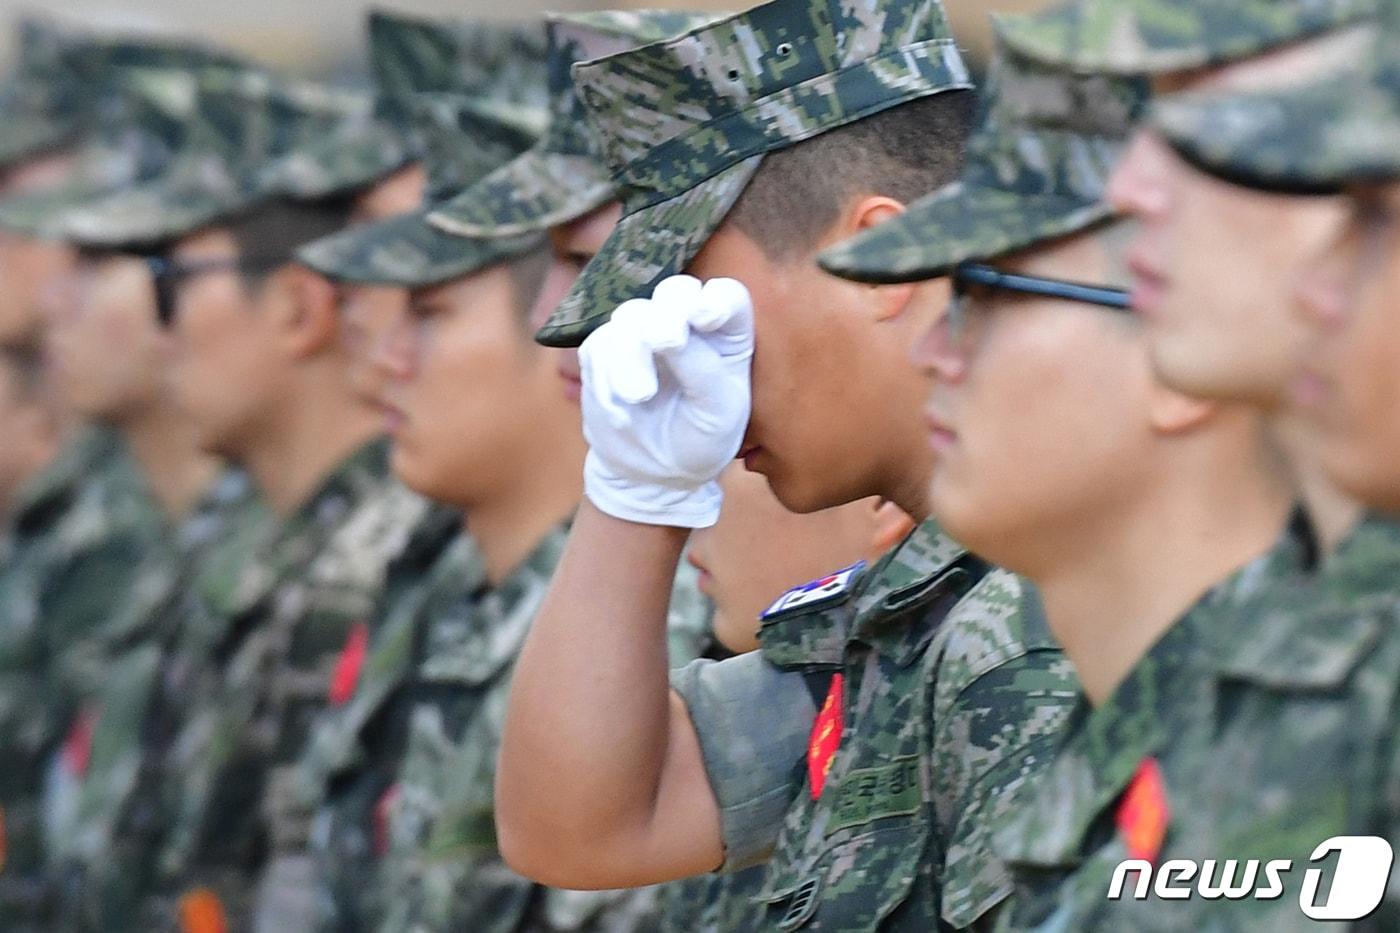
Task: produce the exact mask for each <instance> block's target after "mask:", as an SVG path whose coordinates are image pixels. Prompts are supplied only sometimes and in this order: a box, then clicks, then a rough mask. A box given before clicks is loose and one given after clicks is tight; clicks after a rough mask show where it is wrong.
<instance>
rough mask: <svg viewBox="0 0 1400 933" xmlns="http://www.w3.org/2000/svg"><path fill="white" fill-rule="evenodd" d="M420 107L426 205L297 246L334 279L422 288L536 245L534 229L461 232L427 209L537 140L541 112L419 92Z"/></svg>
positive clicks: (307, 261) (312, 264)
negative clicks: (484, 235) (480, 235)
mask: <svg viewBox="0 0 1400 933" xmlns="http://www.w3.org/2000/svg"><path fill="white" fill-rule="evenodd" d="M415 107H416V110H417V123H418V125H419V128H420V132H421V133H422V136H423V138H424V140H425V142H426V148H425V156H424V164H425V165H426V166H427V169H428V193H427V196H426V198H425V205H426V206H424V207H423V208H420V209H419V210H417V211H414V212H413V213H410V214H406V215H404V216H402V217H394V218H391V219H389V220H384V221H380V222H378V223H372V224H364V225H360V226H356V227H351V228H350V229H348V230H344V231H341V232H340V233H337V234H334V235H333V236H329V237H325V238H323V239H320V240H317V241H315V242H313V243H309V244H307V245H306V246H304V247H303V248H302V249H301V250H299V251H298V252H297V259H298V261H300V262H301V263H303V264H305V265H307V266H309V267H310V268H312V269H315V270H316V271H317V272H319V273H321V274H322V275H324V276H326V277H327V278H329V279H334V280H336V281H341V282H351V283H361V284H379V285H399V286H403V287H406V288H421V287H425V286H428V285H436V284H438V283H441V282H446V281H449V280H451V279H455V278H457V277H459V276H463V275H467V274H469V273H471V272H475V271H476V270H478V269H481V268H484V267H485V266H488V265H491V264H493V263H496V262H500V261H503V260H505V259H509V258H510V257H512V256H515V255H518V254H520V253H523V252H525V251H527V250H529V249H531V248H533V247H534V246H536V245H537V244H539V242H540V238H539V237H538V236H537V235H530V236H524V237H513V238H502V237H497V238H489V239H471V238H467V237H461V236H456V235H453V234H450V233H446V232H444V231H442V230H439V229H438V228H437V227H434V226H433V225H431V224H429V223H428V215H429V213H431V212H432V210H433V209H434V205H436V204H440V203H441V202H442V200H443V199H445V198H446V197H448V196H450V195H452V194H455V193H457V192H459V191H461V190H462V188H464V187H466V186H467V185H469V184H471V183H472V182H474V181H476V180H477V179H479V178H480V177H481V176H482V175H484V174H486V173H487V172H489V171H491V170H492V169H495V168H497V167H499V166H500V165H503V164H504V163H506V162H508V161H510V160H511V159H513V158H515V157H516V156H517V155H519V154H520V153H521V152H523V151H524V150H526V149H528V148H529V147H530V146H531V145H533V144H534V142H535V141H536V140H537V139H538V138H539V133H540V131H541V130H543V128H544V120H545V116H544V112H543V111H538V110H537V111H529V110H523V111H522V109H521V108H520V107H518V106H510V105H504V104H499V103H492V102H489V101H474V100H469V99H467V98H463V97H461V96H459V95H455V94H441V93H439V94H425V95H420V98H419V100H418V101H416V102H415Z"/></svg>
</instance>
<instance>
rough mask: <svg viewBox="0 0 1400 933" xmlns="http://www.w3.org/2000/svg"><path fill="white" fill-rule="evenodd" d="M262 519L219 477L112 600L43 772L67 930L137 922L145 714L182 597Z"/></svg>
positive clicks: (244, 485)
mask: <svg viewBox="0 0 1400 933" xmlns="http://www.w3.org/2000/svg"><path fill="white" fill-rule="evenodd" d="M267 520H268V513H267V511H266V509H265V508H264V507H263V506H262V503H261V502H260V501H259V499H258V498H257V496H256V493H255V492H254V490H253V487H252V484H251V482H250V481H249V479H248V477H247V475H246V474H244V473H242V472H240V471H237V470H227V471H225V472H224V473H223V474H222V475H221V476H220V477H218V478H217V479H216V481H215V483H214V484H213V486H212V487H211V488H210V490H209V491H208V492H207V493H206V495H205V496H204V498H203V499H202V501H201V502H200V503H198V504H197V505H196V506H195V507H194V509H193V510H192V511H191V512H190V513H189V515H188V516H186V517H185V518H184V520H183V521H181V522H180V524H179V526H178V527H177V528H176V529H175V530H174V532H173V534H172V536H171V540H170V541H169V542H168V546H164V547H156V548H152V549H151V550H150V551H149V552H148V553H147V554H146V555H144V557H143V559H142V560H141V561H140V564H139V566H138V567H137V568H136V570H135V571H134V573H133V583H132V586H131V588H130V589H129V590H127V591H125V592H124V593H121V594H113V596H114V601H113V603H112V607H111V612H110V615H109V617H108V619H107V621H106V622H105V623H104V625H103V629H102V632H101V638H102V643H103V644H102V647H103V651H102V652H101V656H100V658H99V659H98V660H100V662H101V676H100V678H95V679H94V682H95V683H99V684H100V688H99V689H98V690H97V691H95V693H94V694H93V695H92V696H91V698H90V699H89V700H88V701H87V702H86V703H85V704H84V705H83V707H82V708H81V709H80V711H79V713H78V715H77V717H76V718H75V719H74V720H73V721H72V723H71V724H70V725H69V727H68V729H67V734H68V739H67V741H65V743H64V746H63V748H61V749H60V750H59V752H58V753H56V754H55V755H54V760H53V762H52V763H51V765H50V767H49V773H48V782H47V786H46V795H45V809H46V811H47V813H48V818H47V820H46V827H45V829H46V841H45V859H46V872H47V873H48V874H49V876H50V877H52V878H53V879H55V883H56V885H57V886H58V889H59V892H60V898H59V899H60V903H61V904H62V905H63V912H62V914H61V916H60V917H59V919H58V922H57V925H58V926H59V927H60V928H62V929H70V930H113V931H116V930H122V929H127V928H131V924H132V922H133V920H134V908H135V906H136V905H135V903H134V901H133V895H134V894H135V893H136V891H137V890H139V885H137V884H134V883H133V880H134V879H133V877H132V876H133V875H137V876H139V875H140V872H141V869H140V868H139V867H137V866H140V865H142V864H144V857H145V856H148V855H149V854H150V853H149V852H144V851H143V850H141V848H140V846H139V836H138V837H137V838H132V835H131V834H130V832H129V826H128V825H127V820H128V818H129V817H130V816H131V810H132V802H133V795H134V793H135V792H136V790H137V787H138V784H139V781H140V778H141V775H142V771H143V768H144V766H145V761H144V758H145V755H146V752H147V743H148V741H149V738H150V736H149V734H148V732H147V726H148V724H149V722H150V714H151V704H152V702H153V700H154V698H155V697H156V695H157V682H158V679H159V677H160V675H161V671H162V669H163V667H164V665H165V664H167V663H168V661H167V659H166V658H165V657H163V655H164V653H165V652H166V651H168V650H169V649H170V647H171V645H172V644H173V638H174V635H175V634H176V628H175V626H176V625H177V624H178V620H179V614H178V610H179V607H180V605H181V600H182V598H183V594H184V593H186V592H187V591H188V590H189V589H190V588H191V587H192V586H195V585H197V581H198V580H199V577H200V575H201V574H203V573H205V572H209V571H210V570H212V569H213V568H215V567H217V566H218V565H219V563H220V562H222V561H226V560H227V559H228V558H227V556H226V555H227V553H228V552H229V551H231V550H234V549H237V548H239V547H240V546H245V545H246V542H247V541H248V540H249V539H250V538H251V537H252V536H253V534H254V533H255V532H256V530H257V529H258V528H260V527H261V526H262V525H263V523H265V522H266V521H267Z"/></svg>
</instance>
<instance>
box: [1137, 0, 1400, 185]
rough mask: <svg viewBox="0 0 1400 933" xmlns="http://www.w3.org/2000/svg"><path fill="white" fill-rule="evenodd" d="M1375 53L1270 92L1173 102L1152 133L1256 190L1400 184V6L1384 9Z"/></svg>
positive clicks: (1162, 107) (1160, 112)
mask: <svg viewBox="0 0 1400 933" xmlns="http://www.w3.org/2000/svg"><path fill="white" fill-rule="evenodd" d="M1382 7H1383V9H1384V16H1383V20H1382V22H1381V23H1380V24H1379V25H1378V27H1377V32H1376V36H1375V38H1374V40H1373V45H1372V49H1371V52H1370V55H1368V56H1367V57H1366V58H1365V59H1364V60H1363V61H1362V62H1358V63H1353V64H1351V65H1350V66H1349V67H1347V68H1346V69H1345V70H1344V71H1342V72H1341V73H1340V74H1334V75H1329V76H1327V77H1325V78H1323V79H1322V80H1318V81H1314V82H1311V83H1308V84H1304V85H1300V86H1297V87H1290V88H1287V89H1284V90H1278V91H1273V92H1255V93H1252V94H1243V93H1235V94H1220V93H1216V94H1193V95H1185V94H1183V95H1174V96H1173V97H1171V98H1168V99H1166V100H1163V101H1162V102H1161V103H1159V104H1158V105H1156V106H1155V107H1154V108H1153V112H1152V122H1153V124H1154V126H1156V128H1157V129H1158V130H1159V131H1160V132H1161V133H1162V134H1163V135H1164V136H1165V137H1166V138H1167V140H1168V141H1170V142H1171V144H1172V145H1173V146H1174V147H1175V148H1176V150H1177V151H1178V152H1180V153H1181V154H1182V155H1183V156H1185V157H1186V159H1187V160H1189V161H1190V162H1192V163H1193V164H1195V165H1197V166H1199V167H1200V168H1202V169H1204V170H1205V171H1207V172H1210V173H1211V174H1214V175H1218V176H1220V177H1222V178H1225V179H1227V180H1229V181H1234V182H1238V183H1240V184H1244V185H1246V186H1249V187H1253V188H1262V189H1264V190H1272V191H1282V192H1318V191H1321V192H1329V191H1337V190H1339V189H1341V188H1342V187H1344V186H1346V185H1348V184H1361V183H1368V182H1371V183H1374V182H1379V181H1389V180H1392V179H1394V178H1397V177H1400V51H1397V49H1398V48H1400V3H1395V2H1393V0H1387V2H1384V3H1383V4H1382Z"/></svg>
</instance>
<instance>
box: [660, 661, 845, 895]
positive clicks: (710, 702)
mask: <svg viewBox="0 0 1400 933" xmlns="http://www.w3.org/2000/svg"><path fill="white" fill-rule="evenodd" d="M671 687H672V689H674V690H675V691H676V693H678V694H679V695H680V697H681V699H682V700H683V701H684V702H685V705H686V709H687V710H688V711H689V713H690V720H691V722H693V723H694V724H695V733H696V735H697V736H698V737H699V739H700V752H701V755H702V756H703V757H704V760H705V773H706V774H707V775H708V777H709V779H710V788H711V789H712V790H713V791H714V794H715V799H716V800H717V801H718V802H719V808H720V821H721V830H722V834H723V841H724V864H723V865H722V866H721V869H720V870H722V871H738V870H740V869H743V868H747V867H749V866H750V865H755V864H757V863H759V862H761V861H763V860H764V859H766V858H767V857H768V855H769V853H771V852H772V851H773V846H774V845H775V844H776V843H777V840H778V833H779V831H780V830H781V829H782V825H783V817H784V815H785V814H786V813H787V810H788V807H789V806H790V805H791V804H792V801H793V798H795V797H796V796H797V794H798V793H799V791H801V789H802V779H803V774H802V761H803V758H804V755H805V754H806V750H807V741H808V737H809V734H810V733H811V731H812V721H813V720H814V719H815V718H816V715H817V710H816V704H815V703H814V702H813V700H812V695H811V693H810V692H809V691H808V690H807V684H806V682H805V681H804V680H803V679H802V675H801V674H799V673H795V672H791V671H783V670H780V669H778V668H777V667H774V666H773V665H772V664H769V663H768V662H767V661H765V660H764V659H763V656H762V655H761V654H759V653H758V652H753V653H751V654H746V655H741V656H740V657H737V658H730V659H728V660H726V661H695V662H693V663H691V664H689V665H687V666H686V667H684V668H681V669H680V670H678V671H675V672H673V673H672V675H671Z"/></svg>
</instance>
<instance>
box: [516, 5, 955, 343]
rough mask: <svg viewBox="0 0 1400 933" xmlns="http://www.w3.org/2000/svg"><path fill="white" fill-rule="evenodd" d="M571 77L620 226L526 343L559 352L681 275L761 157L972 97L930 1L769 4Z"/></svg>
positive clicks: (582, 68)
mask: <svg viewBox="0 0 1400 933" xmlns="http://www.w3.org/2000/svg"><path fill="white" fill-rule="evenodd" d="M573 75H574V84H575V86H576V87H577V88H578V95H579V97H580V99H581V100H582V101H583V103H584V106H585V108H586V109H587V113H588V119H589V120H590V121H591V123H592V125H593V128H594V129H595V130H596V132H597V134H598V142H599V145H600V147H601V150H602V153H603V156H604V158H605V159H606V160H607V163H608V166H609V168H610V169H611V170H612V173H613V176H614V178H615V179H616V180H617V181H618V183H619V185H620V194H621V199H622V203H623V217H622V220H621V222H620V223H619V224H618V226H617V228H616V229H615V230H614V231H613V233H612V235H611V236H610V237H609V238H608V240H607V242H606V243H605V244H604V245H603V248H602V249H601V250H600V251H599V253H598V255H597V256H595V257H594V258H593V260H592V261H591V262H590V263H589V264H588V265H587V266H586V267H585V269H584V271H583V274H582V275H581V276H580V277H579V279H578V281H577V282H576V283H575V284H574V288H573V290H572V291H570V293H569V294H568V296H567V297H566V298H565V299H564V300H563V302H561V303H560V305H559V307H558V308H557V309H556V310H555V312H554V314H553V315H552V316H551V317H550V319H549V321H548V322H547V323H546V324H545V326H544V327H543V328H542V329H541V330H540V332H539V334H538V335H537V339H538V340H539V341H540V342H542V343H545V344H550V345H558V346H576V345H578V344H579V343H581V342H582V341H583V339H584V337H586V336H587V335H588V334H589V333H590V332H591V331H592V330H593V329H594V328H596V327H597V326H598V325H599V324H601V323H602V322H603V321H605V320H606V319H607V317H608V316H609V315H610V314H611V313H612V311H613V309H614V308H616V307H617V306H618V305H619V304H621V303H622V302H624V301H626V300H628V299H630V298H636V297H639V296H642V295H646V294H649V293H650V291H651V288H652V286H654V285H655V284H656V283H657V282H658V281H660V280H661V279H662V278H664V277H666V276H668V275H673V274H675V273H678V272H681V271H683V270H684V269H685V267H686V266H687V265H688V264H689V263H690V261H691V260H692V259H693V258H694V257H695V255H696V253H698V252H699V251H700V249H701V248H702V247H703V246H704V244H705V242H706V241H707V240H708V239H709V237H710V235H711V234H712V233H713V232H714V231H715V229H716V228H718V226H719V225H720V224H721V223H722V222H723V220H724V217H725V215H726V214H728V212H729V209H730V208H731V207H732V206H733V205H734V203H735V201H736V200H737V199H738V198H739V196H740V195H741V194H742V193H743V191H744V189H745V187H747V185H748V183H749V180H750V179H752V178H753V175H754V172H756V171H757V170H758V166H759V164H760V163H761V162H762V160H763V157H764V155H765V154H766V153H769V152H773V151H775V150H778V149H782V148H785V147H788V146H792V145H794V144H796V143H799V142H801V141H802V140H805V139H810V138H811V137H813V136H817V135H819V134H821V133H823V132H826V131H828V130H832V129H835V128H837V127H840V126H844V125H846V124H848V123H851V122H853V121H855V120H859V119H861V118H862V117H867V116H870V115H872V114H875V113H878V112H880V111H882V110H886V109H888V108H890V107H895V106H898V105H899V104H902V103H906V102H908V101H911V100H916V99H918V98H921V97H927V96H930V95H933V94H938V93H941V92H944V91H949V90H955V89H966V88H969V87H971V82H970V80H969V77H968V73H967V69H966V67H965V66H964V64H963V61H962V58H961V57H960V56H959V54H958V51H957V47H956V46H955V45H954V43H953V40H952V38H951V36H950V35H949V33H948V26H947V22H946V20H945V18H944V14H943V7H942V5H941V4H940V3H939V2H938V0H918V2H914V3H890V2H887V0H856V2H852V3H847V4H841V5H839V6H832V5H831V4H829V3H827V2H824V0H774V2H770V3H765V4H763V5H761V6H758V7H756V8H754V9H752V10H750V11H748V12H747V13H743V14H740V15H737V16H732V17H729V18H727V19H722V20H719V21H717V22H715V23H712V24H710V25H708V26H703V27H700V28H698V29H694V30H692V31H690V32H687V33H684V34H682V35H681V36H678V37H676V38H673V39H668V40H666V41H663V42H656V43H652V44H651V45H644V46H642V47H640V48H637V49H633V50H631V51H628V52H622V53H620V54H618V55H612V56H609V57H607V58H604V59H600V60H598V61H594V62H585V63H583V64H580V65H578V66H577V67H576V68H575V69H574V72H573Z"/></svg>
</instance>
